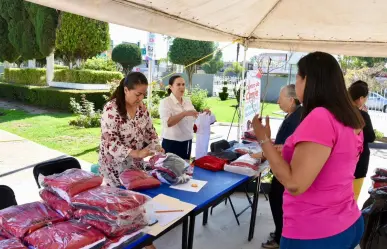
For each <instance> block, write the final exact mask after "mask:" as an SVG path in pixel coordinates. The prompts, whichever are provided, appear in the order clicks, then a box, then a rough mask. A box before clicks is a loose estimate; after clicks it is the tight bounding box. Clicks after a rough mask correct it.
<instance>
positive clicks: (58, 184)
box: [39, 169, 103, 202]
mask: <svg viewBox="0 0 387 249" xmlns="http://www.w3.org/2000/svg"><path fill="white" fill-rule="evenodd" d="M39 181H40V183H41V184H40V185H42V186H43V187H45V188H49V189H50V190H51V191H53V192H55V193H56V194H57V195H58V196H60V197H61V198H62V199H64V200H66V201H67V202H70V199H71V197H73V196H75V195H77V194H79V193H81V192H84V191H86V190H88V189H92V188H95V187H98V186H101V184H102V181H103V179H102V177H100V176H96V175H94V174H93V173H91V172H87V171H84V170H81V169H68V170H66V171H64V172H63V173H60V174H54V175H50V176H43V175H40V176H39Z"/></svg>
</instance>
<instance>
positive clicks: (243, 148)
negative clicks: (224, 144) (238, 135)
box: [229, 143, 262, 155]
mask: <svg viewBox="0 0 387 249" xmlns="http://www.w3.org/2000/svg"><path fill="white" fill-rule="evenodd" d="M229 150H230V151H233V152H235V153H237V154H239V155H246V154H256V153H259V152H261V151H262V149H261V147H260V146H259V145H258V144H256V143H251V144H235V145H234V146H233V147H232V148H231V149H229Z"/></svg>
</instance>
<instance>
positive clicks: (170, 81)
mask: <svg viewBox="0 0 387 249" xmlns="http://www.w3.org/2000/svg"><path fill="white" fill-rule="evenodd" d="M178 78H183V77H181V75H173V76H172V77H171V78H169V82H168V84H169V88H168V90H167V92H168V96H169V95H171V93H172V90H171V86H173V83H175V80H176V79H178Z"/></svg>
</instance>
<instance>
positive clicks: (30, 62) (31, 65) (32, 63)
mask: <svg viewBox="0 0 387 249" xmlns="http://www.w3.org/2000/svg"><path fill="white" fill-rule="evenodd" d="M28 68H36V60H35V59H33V60H28Z"/></svg>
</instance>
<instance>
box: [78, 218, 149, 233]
mask: <svg viewBox="0 0 387 249" xmlns="http://www.w3.org/2000/svg"><path fill="white" fill-rule="evenodd" d="M81 221H82V223H85V224H88V225H90V226H93V227H95V228H96V229H98V230H100V231H101V232H103V233H104V234H105V235H106V236H107V237H109V238H115V237H119V236H122V235H124V234H127V233H132V232H136V231H138V230H141V229H143V228H144V227H145V226H146V225H148V222H146V220H145V218H144V216H138V217H137V218H136V219H135V220H133V221H132V224H127V225H118V224H117V223H116V222H115V221H114V220H109V219H104V218H97V217H91V216H84V217H82V218H81Z"/></svg>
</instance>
